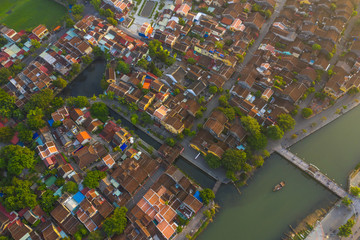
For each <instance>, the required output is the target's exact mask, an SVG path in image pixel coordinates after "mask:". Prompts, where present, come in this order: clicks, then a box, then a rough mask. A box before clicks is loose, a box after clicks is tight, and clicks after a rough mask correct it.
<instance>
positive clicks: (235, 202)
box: [61, 60, 337, 240]
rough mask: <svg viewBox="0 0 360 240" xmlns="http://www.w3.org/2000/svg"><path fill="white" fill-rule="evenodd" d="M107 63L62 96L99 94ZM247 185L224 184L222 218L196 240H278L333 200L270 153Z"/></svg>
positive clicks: (187, 167) (193, 173)
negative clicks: (282, 183) (279, 186)
mask: <svg viewBox="0 0 360 240" xmlns="http://www.w3.org/2000/svg"><path fill="white" fill-rule="evenodd" d="M104 69H105V63H104V62H101V61H99V60H98V61H95V62H94V63H93V64H92V65H90V67H89V68H87V69H85V71H84V72H83V73H81V74H80V75H79V76H78V77H77V78H76V79H75V80H74V81H73V82H72V83H71V84H70V85H69V86H68V87H67V88H65V89H64V91H63V92H62V93H61V95H63V96H83V95H85V96H88V97H91V96H93V94H95V95H98V94H100V93H102V90H101V88H100V80H101V78H102V74H103V73H104ZM110 114H111V116H113V117H114V118H115V119H121V120H122V125H124V126H127V127H128V128H129V129H130V130H134V131H135V133H136V134H137V135H139V136H140V137H141V138H142V139H143V140H144V141H145V142H147V143H149V144H150V145H152V146H153V147H154V148H155V149H158V148H159V147H160V143H158V142H156V141H154V140H153V139H152V138H151V137H150V136H148V135H147V134H145V133H144V132H142V131H141V130H140V129H138V128H137V127H136V126H133V125H132V124H131V123H130V122H128V121H127V120H126V119H124V118H122V117H121V116H119V115H118V114H116V113H115V112H113V111H110ZM176 165H177V166H178V167H179V168H180V169H182V170H183V171H184V172H185V173H187V174H188V175H189V176H190V177H192V178H193V179H195V181H196V182H198V183H199V184H200V185H202V186H203V187H208V188H212V187H213V186H214V184H215V181H214V180H213V179H212V178H210V177H209V176H207V175H206V174H205V173H204V172H202V171H201V170H199V169H197V168H195V167H194V166H193V165H192V164H190V163H188V162H187V161H186V160H184V159H183V158H179V159H178V160H177V161H176ZM280 181H285V182H286V187H285V188H284V189H282V190H281V191H279V192H276V193H273V192H272V188H273V187H274V185H276V184H277V183H279V182H280ZM248 184H249V186H246V187H243V188H241V189H240V190H241V191H242V194H241V195H240V194H239V193H238V191H237V190H236V189H235V188H234V186H233V185H222V186H221V187H220V189H219V191H218V194H217V201H218V202H219V204H220V206H221V210H220V213H218V215H217V217H216V218H215V221H214V223H212V224H210V225H209V227H208V230H206V231H205V232H204V233H203V234H202V235H201V236H200V239H204V240H205V239H210V240H212V239H214V240H215V239H216V240H217V239H246V240H253V239H254V240H259V239H261V240H271V239H280V237H281V236H282V234H283V233H284V232H287V231H288V230H289V229H288V225H289V224H291V225H293V226H295V225H296V224H297V223H298V221H299V220H301V219H302V218H303V217H305V216H306V215H308V214H309V213H311V212H313V211H314V210H315V209H317V208H320V207H327V206H330V204H331V202H333V201H335V200H336V199H337V198H336V196H335V195H333V194H332V193H330V192H329V191H327V190H326V189H325V188H323V187H322V186H321V185H320V184H318V183H316V182H315V181H314V180H312V179H311V178H310V177H309V176H307V175H306V174H304V173H302V172H301V171H300V170H298V169H297V168H296V167H295V166H293V165H292V164H290V163H288V162H287V161H286V160H284V159H282V158H281V157H280V156H278V155H276V154H273V155H272V156H271V157H270V158H269V159H268V160H267V161H266V163H265V164H264V167H263V168H261V169H259V170H258V171H257V172H256V173H255V176H254V177H253V178H252V179H251V180H249V182H248Z"/></svg>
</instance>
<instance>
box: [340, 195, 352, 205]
mask: <svg viewBox="0 0 360 240" xmlns="http://www.w3.org/2000/svg"><path fill="white" fill-rule="evenodd" d="M341 202H342V204H344V205H345V206H347V207H349V206H350V205H351V204H352V203H353V201H352V200H351V199H350V198H349V197H348V196H345V197H344V198H343V199H342V200H341Z"/></svg>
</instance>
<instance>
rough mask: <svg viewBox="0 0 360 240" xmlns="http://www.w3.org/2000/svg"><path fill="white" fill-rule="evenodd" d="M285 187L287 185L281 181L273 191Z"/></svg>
mask: <svg viewBox="0 0 360 240" xmlns="http://www.w3.org/2000/svg"><path fill="white" fill-rule="evenodd" d="M283 187H285V182H284V181H281V182H280V183H279V184H277V185H276V186H275V187H274V189H273V192H276V191H279V190H280V189H282V188H283Z"/></svg>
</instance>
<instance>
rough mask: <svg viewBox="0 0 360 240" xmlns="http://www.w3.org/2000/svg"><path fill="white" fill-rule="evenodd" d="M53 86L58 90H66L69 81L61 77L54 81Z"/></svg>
mask: <svg viewBox="0 0 360 240" xmlns="http://www.w3.org/2000/svg"><path fill="white" fill-rule="evenodd" d="M53 85H54V86H55V87H57V88H61V89H63V88H65V87H66V86H67V81H66V80H64V79H63V78H61V77H58V78H57V79H56V80H54V81H53Z"/></svg>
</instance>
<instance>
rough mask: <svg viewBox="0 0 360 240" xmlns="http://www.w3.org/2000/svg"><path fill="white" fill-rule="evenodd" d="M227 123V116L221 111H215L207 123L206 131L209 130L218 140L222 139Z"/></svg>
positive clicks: (205, 125)
mask: <svg viewBox="0 0 360 240" xmlns="http://www.w3.org/2000/svg"><path fill="white" fill-rule="evenodd" d="M227 122H228V119H227V117H226V115H225V114H224V113H223V112H221V111H219V110H215V111H213V112H212V113H211V115H210V116H209V118H208V120H207V121H206V122H205V124H204V129H207V130H208V131H209V132H210V133H211V134H212V135H213V136H215V137H216V138H220V135H221V133H222V132H223V130H224V128H225V124H226V123H227Z"/></svg>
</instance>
